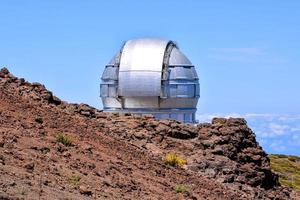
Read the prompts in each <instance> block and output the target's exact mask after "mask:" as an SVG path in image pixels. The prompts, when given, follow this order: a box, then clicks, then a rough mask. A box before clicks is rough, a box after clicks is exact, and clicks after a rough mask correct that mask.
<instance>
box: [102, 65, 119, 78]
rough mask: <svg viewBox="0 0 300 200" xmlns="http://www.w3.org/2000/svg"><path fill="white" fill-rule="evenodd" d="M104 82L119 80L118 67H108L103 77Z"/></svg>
mask: <svg viewBox="0 0 300 200" xmlns="http://www.w3.org/2000/svg"><path fill="white" fill-rule="evenodd" d="M102 79H103V80H118V67H114V66H106V67H105V69H104V72H103V75H102Z"/></svg>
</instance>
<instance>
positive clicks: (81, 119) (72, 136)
mask: <svg viewBox="0 0 300 200" xmlns="http://www.w3.org/2000/svg"><path fill="white" fill-rule="evenodd" d="M169 153H173V154H174V155H178V156H180V158H181V159H182V160H184V161H185V162H184V165H174V166H173V165H171V164H170V163H168V162H167V160H166V159H167V157H166V156H167V155H168V154H169ZM0 199H222V200H223V199H274V200H275V199H300V195H299V194H297V192H296V191H295V190H292V189H291V188H287V187H283V186H280V183H279V181H278V175H276V174H274V173H273V172H272V171H271V169H270V161H269V158H268V156H267V154H266V153H265V152H264V151H263V149H262V148H261V147H260V146H259V144H258V143H257V142H256V139H255V134H254V133H253V132H252V131H251V129H250V128H249V127H248V126H247V123H246V121H245V120H244V119H234V118H230V119H223V118H215V119H213V120H212V123H205V124H199V125H197V126H193V125H188V124H183V123H179V122H177V121H173V120H156V119H154V118H152V117H151V116H144V117H136V116H132V115H130V114H125V115H120V114H107V113H103V112H102V111H100V110H97V109H95V108H92V107H90V106H88V105H85V104H69V103H66V102H64V101H61V100H60V99H59V98H57V97H55V96H53V94H52V93H51V92H50V91H48V90H47V89H46V88H45V86H44V85H42V84H40V83H28V82H26V81H25V80H24V79H21V78H16V77H14V76H13V75H12V74H10V73H9V71H8V70H7V69H6V68H3V69H1V71H0Z"/></svg>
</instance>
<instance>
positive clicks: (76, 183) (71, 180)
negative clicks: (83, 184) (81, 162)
mask: <svg viewBox="0 0 300 200" xmlns="http://www.w3.org/2000/svg"><path fill="white" fill-rule="evenodd" d="M80 180H81V177H80V176H78V175H75V176H71V177H70V178H69V183H70V184H71V185H73V186H75V187H77V186H79V183H80Z"/></svg>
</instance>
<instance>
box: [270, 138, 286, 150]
mask: <svg viewBox="0 0 300 200" xmlns="http://www.w3.org/2000/svg"><path fill="white" fill-rule="evenodd" d="M270 147H271V149H272V150H273V151H275V152H284V151H285V150H286V149H287V147H286V146H285V145H284V144H283V141H282V140H278V141H274V142H272V143H271V144H270Z"/></svg>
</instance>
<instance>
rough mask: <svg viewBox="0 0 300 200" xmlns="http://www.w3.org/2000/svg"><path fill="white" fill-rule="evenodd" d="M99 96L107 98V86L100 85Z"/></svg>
mask: <svg viewBox="0 0 300 200" xmlns="http://www.w3.org/2000/svg"><path fill="white" fill-rule="evenodd" d="M100 96H101V97H108V85H104V84H101V85H100Z"/></svg>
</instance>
